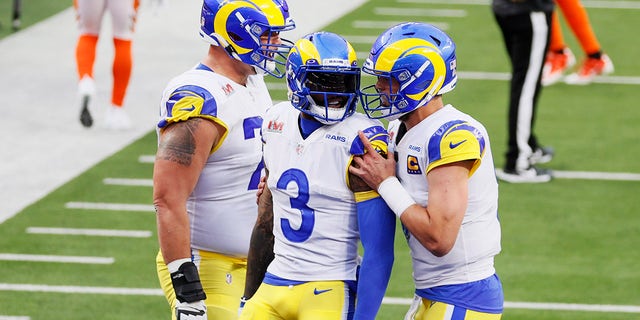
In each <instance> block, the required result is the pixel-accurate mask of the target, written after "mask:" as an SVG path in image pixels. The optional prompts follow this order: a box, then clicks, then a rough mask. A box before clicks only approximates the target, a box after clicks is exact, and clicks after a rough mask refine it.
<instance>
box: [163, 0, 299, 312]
mask: <svg viewBox="0 0 640 320" xmlns="http://www.w3.org/2000/svg"><path fill="white" fill-rule="evenodd" d="M200 21H201V28H200V34H201V36H202V37H203V39H204V40H205V41H206V42H208V43H209V48H208V54H207V55H206V56H205V57H204V59H203V60H202V61H201V62H200V63H199V64H197V65H196V66H195V67H194V68H193V69H191V70H188V71H186V72H184V73H183V74H181V75H179V76H177V77H176V78H174V79H172V80H171V81H170V82H169V83H168V85H167V86H166V88H165V90H164V93H163V96H162V100H161V103H160V119H159V122H158V126H157V132H158V137H159V139H158V140H159V144H158V150H157V155H156V160H155V165H154V175H153V182H154V184H153V186H154V189H153V197H154V205H155V208H156V212H157V227H158V238H159V243H160V252H159V253H158V256H157V270H158V277H159V280H160V283H161V286H162V289H163V290H164V293H165V295H166V298H167V300H168V302H169V304H170V306H171V309H172V310H173V312H174V314H173V319H176V318H177V319H178V320H180V319H187V318H188V319H207V316H208V318H209V319H236V318H237V313H238V299H239V298H240V297H241V296H242V294H243V290H244V281H245V274H246V257H247V253H248V250H249V238H250V235H251V231H252V229H253V225H254V223H255V220H256V215H257V205H256V203H255V200H254V196H255V190H256V189H257V186H258V183H259V181H260V176H261V172H262V171H263V170H262V168H263V164H262V152H261V148H262V143H261V141H260V126H261V125H262V119H263V115H264V112H265V110H266V109H267V108H268V107H270V106H271V105H272V100H271V97H270V95H269V92H268V91H267V87H266V85H265V82H264V79H263V74H267V73H268V74H272V75H276V76H283V73H282V70H283V68H282V66H283V65H284V60H285V58H286V54H287V53H288V51H289V49H290V48H291V46H292V45H293V43H291V42H290V41H286V40H284V39H281V38H280V32H282V31H287V30H291V29H293V28H294V27H295V24H294V22H293V20H292V18H291V17H290V15H289V11H288V7H287V3H286V2H285V1H284V0H239V1H227V0H205V1H204V3H203V5H202V12H201V20H200Z"/></svg>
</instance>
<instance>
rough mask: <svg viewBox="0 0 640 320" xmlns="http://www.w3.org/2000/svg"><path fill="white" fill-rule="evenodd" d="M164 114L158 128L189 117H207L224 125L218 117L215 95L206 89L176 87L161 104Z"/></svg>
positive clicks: (188, 86)
mask: <svg viewBox="0 0 640 320" xmlns="http://www.w3.org/2000/svg"><path fill="white" fill-rule="evenodd" d="M161 108H163V110H161V113H162V114H163V115H164V117H162V119H160V122H158V128H161V129H162V128H164V127H166V126H167V125H169V124H171V123H175V122H180V121H186V120H187V119H190V118H196V117H199V118H207V119H210V120H213V121H215V122H218V123H220V124H221V125H223V126H224V127H226V126H225V125H224V124H223V123H222V122H221V121H220V120H219V119H218V118H217V115H218V103H217V101H216V99H215V97H214V96H213V95H212V94H211V93H210V92H209V91H207V90H206V89H204V88H202V87H200V86H195V85H185V86H181V87H178V88H176V89H175V90H173V92H172V93H171V94H170V95H169V98H168V99H167V101H165V102H164V103H163V105H162V106H161Z"/></svg>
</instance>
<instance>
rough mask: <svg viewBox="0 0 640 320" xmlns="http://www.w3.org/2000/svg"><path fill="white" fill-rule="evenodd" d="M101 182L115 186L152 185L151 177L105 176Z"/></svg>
mask: <svg viewBox="0 0 640 320" xmlns="http://www.w3.org/2000/svg"><path fill="white" fill-rule="evenodd" d="M102 183H104V184H107V185H115V186H134V187H136V186H137V187H153V180H152V179H129V178H105V179H104V180H102Z"/></svg>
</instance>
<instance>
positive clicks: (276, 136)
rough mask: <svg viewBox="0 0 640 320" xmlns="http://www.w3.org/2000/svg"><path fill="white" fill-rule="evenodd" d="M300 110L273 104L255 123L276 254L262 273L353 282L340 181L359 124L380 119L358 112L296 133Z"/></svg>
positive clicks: (350, 202) (350, 199)
mask: <svg viewBox="0 0 640 320" xmlns="http://www.w3.org/2000/svg"><path fill="white" fill-rule="evenodd" d="M299 114H300V111H298V110H296V109H294V108H293V107H292V106H291V104H290V103H289V102H283V103H279V104H277V105H275V106H273V107H272V108H271V109H269V111H267V115H266V116H265V120H264V122H263V125H262V139H263V140H264V147H263V153H264V161H265V166H266V168H267V169H268V170H269V178H268V179H267V184H268V186H269V189H270V190H271V193H272V195H273V213H274V219H273V223H274V228H273V229H274V231H273V233H274V236H275V246H274V252H275V259H274V260H273V262H271V264H270V265H269V268H268V270H267V271H268V272H269V273H271V274H273V275H275V276H278V277H280V278H285V279H289V280H299V281H318V280H327V279H331V280H355V279H356V268H357V261H358V243H359V232H358V219H357V210H356V201H355V198H354V194H353V192H352V191H351V190H350V189H349V187H348V185H347V179H348V167H349V164H350V163H351V159H352V149H351V148H352V144H353V142H354V141H355V140H358V141H359V137H358V130H362V131H365V130H366V129H367V128H372V127H377V128H379V129H380V130H382V131H383V132H384V133H385V137H386V131H384V128H383V126H382V123H381V122H380V121H377V120H371V119H369V118H367V117H366V116H364V115H363V114H360V113H355V114H353V115H352V116H350V117H348V118H347V119H345V120H343V121H341V122H339V123H336V124H334V125H325V126H322V127H320V128H318V129H316V130H315V131H314V132H313V133H312V134H311V135H309V136H308V137H307V138H306V139H303V138H302V136H301V133H300V129H299V126H298V117H299Z"/></svg>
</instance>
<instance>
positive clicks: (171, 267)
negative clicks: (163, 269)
mask: <svg viewBox="0 0 640 320" xmlns="http://www.w3.org/2000/svg"><path fill="white" fill-rule="evenodd" d="M185 262H191V259H190V258H182V259H177V260H173V261H171V262H169V263H168V264H167V269H169V273H174V272H176V271H178V268H180V266H181V265H182V264H183V263H185Z"/></svg>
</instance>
